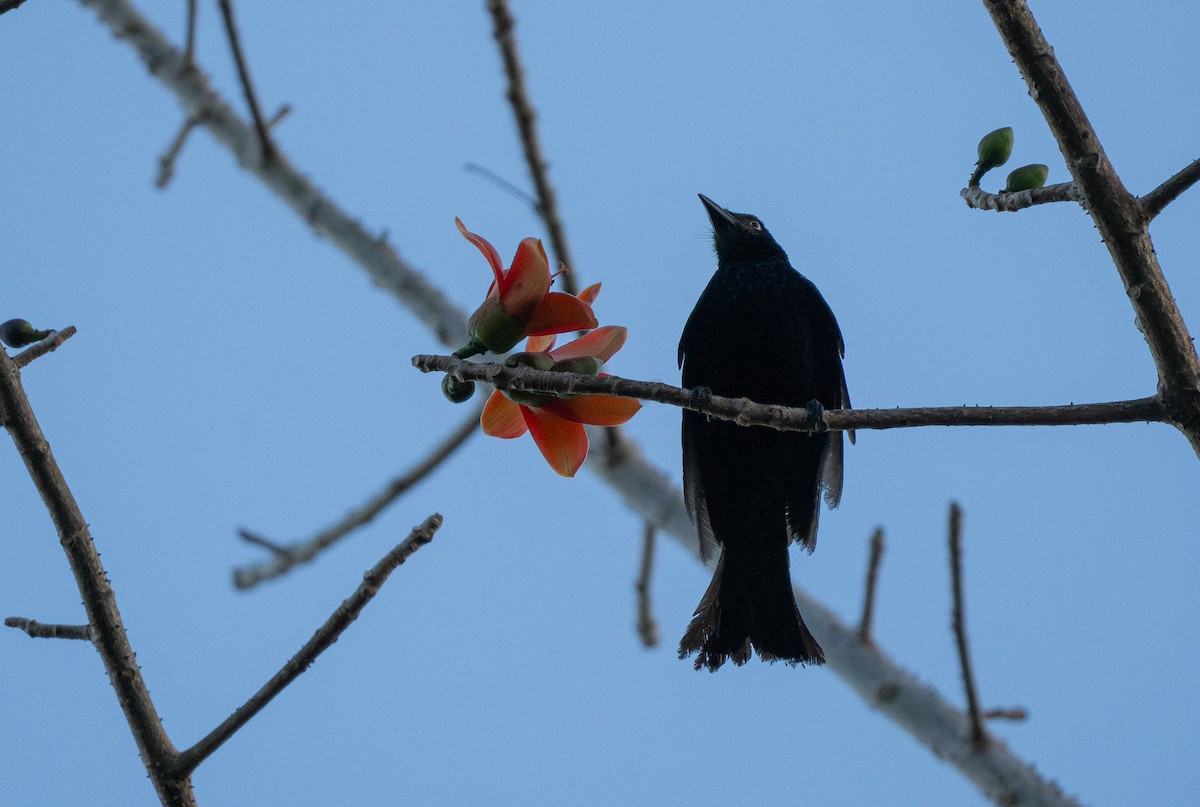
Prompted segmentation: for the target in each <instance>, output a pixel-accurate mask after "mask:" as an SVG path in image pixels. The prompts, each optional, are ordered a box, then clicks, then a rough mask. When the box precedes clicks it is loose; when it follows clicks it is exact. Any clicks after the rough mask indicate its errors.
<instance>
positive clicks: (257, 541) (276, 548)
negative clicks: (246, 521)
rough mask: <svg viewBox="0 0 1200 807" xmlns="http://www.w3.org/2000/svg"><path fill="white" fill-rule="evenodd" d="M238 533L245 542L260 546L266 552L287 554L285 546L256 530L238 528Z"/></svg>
mask: <svg viewBox="0 0 1200 807" xmlns="http://www.w3.org/2000/svg"><path fill="white" fill-rule="evenodd" d="M238 535H239V536H240V537H241V539H242V540H243V541H245V542H246V543H248V544H254V545H255V546H261V547H262V548H263V549H265V550H267V551H268V552H273V553H274V554H276V555H287V554H289V551H288V548H287V547H285V546H283V545H282V544H278V543H276V542H274V541H272V540H270V539H269V538H264V537H263V536H261V535H259V534H258V533H256V532H250V530H238Z"/></svg>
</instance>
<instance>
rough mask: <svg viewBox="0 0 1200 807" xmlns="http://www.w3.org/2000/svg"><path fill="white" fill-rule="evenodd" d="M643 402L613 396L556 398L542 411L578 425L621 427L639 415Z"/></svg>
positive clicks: (543, 406) (544, 406) (544, 405)
mask: <svg viewBox="0 0 1200 807" xmlns="http://www.w3.org/2000/svg"><path fill="white" fill-rule="evenodd" d="M641 408H642V402H641V401H639V400H638V399H637V398H618V397H616V396H613V395H576V396H574V397H571V398H555V399H554V400H552V401H549V402H547V403H545V404H543V405H542V406H541V409H542V410H544V411H546V412H549V413H551V414H553V415H558V416H559V417H561V418H566V419H567V420H573V421H575V422H576V423H590V424H592V425H593V426H620V425H621V424H622V423H624V422H625V421H627V420H629V419H630V418H631V417H633V416H634V415H636V414H637V411H638V410H639V409H641Z"/></svg>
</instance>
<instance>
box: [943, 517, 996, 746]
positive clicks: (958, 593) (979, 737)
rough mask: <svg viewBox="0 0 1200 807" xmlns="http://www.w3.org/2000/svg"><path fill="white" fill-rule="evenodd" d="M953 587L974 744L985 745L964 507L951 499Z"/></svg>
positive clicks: (956, 639)
mask: <svg viewBox="0 0 1200 807" xmlns="http://www.w3.org/2000/svg"><path fill="white" fill-rule="evenodd" d="M949 532H950V588H951V591H952V592H953V596H954V617H953V626H954V644H955V646H956V647H957V648H958V662H959V666H960V668H961V670H962V678H963V687H964V688H965V689H966V691H967V716H968V717H969V718H970V720H971V744H972V745H974V746H975V747H976V748H982V747H983V746H984V745H986V744H987V740H988V737H987V733H986V732H985V731H984V729H983V718H982V717H981V716H980V714H979V698H978V697H977V696H976V695H975V674H974V673H973V672H971V655H970V652H969V651H968V649H967V622H966V619H965V618H964V617H963V586H962V509H961V508H960V507H959V506H958V502H950V527H949Z"/></svg>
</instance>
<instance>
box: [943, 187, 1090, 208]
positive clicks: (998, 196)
mask: <svg viewBox="0 0 1200 807" xmlns="http://www.w3.org/2000/svg"><path fill="white" fill-rule="evenodd" d="M958 193H959V195H960V196H962V198H963V200H964V201H966V203H967V207H971V208H975V209H978V210H995V211H997V212H1001V213H1012V212H1015V211H1017V210H1024V209H1025V208H1027V207H1033V206H1034V205H1044V204H1050V203H1051V202H1080V203H1082V202H1083V194H1081V193H1080V192H1079V188H1078V186H1077V185H1076V184H1075V183H1074V182H1060V183H1058V184H1057V185H1046V186H1045V187H1042V188H1030V189H1029V190H1027V191H1017V192H1015V193H1006V192H1001V193H988V192H987V191H985V190H984V189H983V188H981V187H979V186H978V185H975V186H974V187H969V188H963V189H962V190H961V191H959V192H958Z"/></svg>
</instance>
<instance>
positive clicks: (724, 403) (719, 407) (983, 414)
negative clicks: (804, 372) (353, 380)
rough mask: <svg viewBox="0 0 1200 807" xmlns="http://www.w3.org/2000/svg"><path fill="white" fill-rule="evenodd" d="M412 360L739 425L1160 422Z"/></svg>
mask: <svg viewBox="0 0 1200 807" xmlns="http://www.w3.org/2000/svg"><path fill="white" fill-rule="evenodd" d="M413 366H414V367H416V368H417V369H418V370H420V371H422V372H425V373H432V372H446V373H449V374H450V375H452V376H454V377H455V378H457V379H459V380H460V381H465V380H472V381H486V382H488V383H489V384H492V385H494V386H496V387H497V388H499V389H513V390H526V391H530V392H554V393H559V394H563V395H581V394H587V395H621V396H625V397H629V398H640V399H641V400H644V401H655V402H657V403H663V404H670V405H671V406H678V407H682V408H684V409H691V410H693V411H696V412H703V413H705V414H707V415H712V416H713V417H718V418H721V419H722V420H732V421H734V422H736V423H737V424H739V425H741V426H770V427H772V428H775V429H780V430H783V431H808V432H812V431H817V432H819V431H849V430H850V429H900V428H913V427H917V426H1081V425H1095V424H1101V423H1134V422H1138V421H1165V420H1166V418H1167V413H1166V410H1165V408H1164V407H1163V405H1162V403H1161V402H1160V401H1159V400H1158V398H1156V397H1148V398H1135V399H1133V400H1129V401H1109V402H1104V403H1089V404H1066V405H1062V406H937V407H915V408H906V409H833V410H826V411H822V412H820V413H818V414H819V415H820V417H819V419H817V420H814V417H813V415H814V413H813V412H812V411H810V410H809V409H807V408H797V407H787V406H778V405H775V404H761V403H755V402H753V401H751V400H749V399H747V398H724V397H721V396H719V395H703V396H700V395H696V394H695V393H694V392H693V391H692V390H689V389H683V388H680V387H675V386H672V385H670V384H664V383H662V382H661V381H635V380H633V379H628V378H621V377H620V376H615V375H606V376H591V375H582V374H580V373H564V372H558V371H550V370H535V369H533V368H530V367H508V366H506V365H504V364H485V363H475V362H469V361H464V360H462V359H457V358H455V357H453V356H430V355H418V356H414V357H413Z"/></svg>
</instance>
